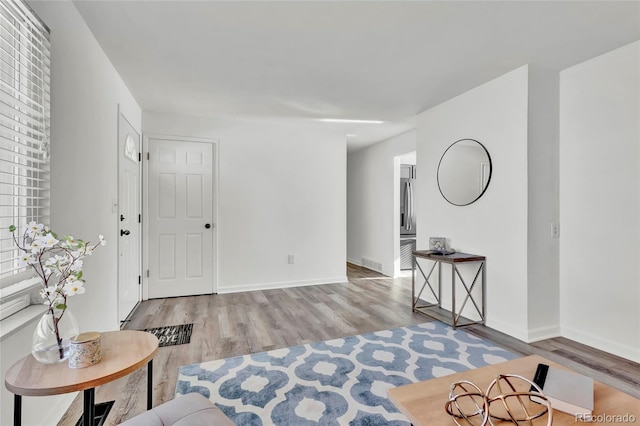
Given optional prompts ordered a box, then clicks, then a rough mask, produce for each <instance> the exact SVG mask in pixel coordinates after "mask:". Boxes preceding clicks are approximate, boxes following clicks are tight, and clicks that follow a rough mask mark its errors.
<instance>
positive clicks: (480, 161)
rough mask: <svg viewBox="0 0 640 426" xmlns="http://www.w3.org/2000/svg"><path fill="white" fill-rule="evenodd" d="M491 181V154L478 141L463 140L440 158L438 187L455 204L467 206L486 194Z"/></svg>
mask: <svg viewBox="0 0 640 426" xmlns="http://www.w3.org/2000/svg"><path fill="white" fill-rule="evenodd" d="M490 180H491V157H490V156H489V151H487V149H486V148H485V147H484V145H482V144H481V143H480V142H478V141H477V140H474V139H460V140H459V141H456V142H454V143H452V144H451V146H449V148H447V150H446V151H445V152H444V154H442V158H440V164H438V188H439V189H440V193H441V194H442V196H443V197H444V198H445V200H447V201H448V202H450V203H451V204H453V205H455V206H466V205H469V204H471V203H473V202H474V201H476V200H477V199H478V198H480V197H482V194H484V192H485V191H486V190H487V187H488V186H489V181H490Z"/></svg>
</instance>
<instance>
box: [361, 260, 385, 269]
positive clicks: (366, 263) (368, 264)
mask: <svg viewBox="0 0 640 426" xmlns="http://www.w3.org/2000/svg"><path fill="white" fill-rule="evenodd" d="M362 266H363V267H365V268H367V269H372V270H374V271H377V272H380V273H382V263H380V262H376V261H375V260H371V259H367V258H366V257H363V258H362Z"/></svg>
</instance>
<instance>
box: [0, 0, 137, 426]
mask: <svg viewBox="0 0 640 426" xmlns="http://www.w3.org/2000/svg"><path fill="white" fill-rule="evenodd" d="M30 5H31V6H32V8H33V9H34V10H35V12H36V13H37V14H38V15H39V16H40V18H42V19H43V20H44V21H45V22H46V24H47V25H48V26H49V28H51V34H52V35H51V55H52V61H51V82H52V83H51V99H52V101H51V102H52V103H51V225H52V228H53V229H54V230H56V231H57V232H59V233H62V234H71V235H73V236H75V237H78V238H83V239H91V240H94V241H95V240H97V238H98V235H99V234H104V235H105V238H106V239H107V241H108V245H107V246H106V247H102V248H100V249H99V250H98V251H96V253H95V254H94V256H93V257H91V258H88V259H86V261H85V268H84V270H85V278H86V281H87V284H86V289H87V291H86V293H85V294H84V295H79V296H75V297H73V298H72V299H70V300H69V306H70V309H71V310H72V311H73V313H74V314H75V316H76V318H77V319H78V322H79V324H80V328H81V330H82V331H89V330H98V331H105V330H113V329H117V328H118V327H119V323H118V317H117V293H116V291H117V285H116V283H117V277H118V275H117V237H116V230H117V221H116V214H115V212H113V211H112V206H111V203H112V201H113V200H117V183H118V179H117V170H118V169H117V123H118V121H117V118H118V115H117V114H118V104H120V106H121V108H122V110H123V113H124V114H125V115H126V116H127V118H128V119H129V120H130V122H131V123H132V125H133V126H134V127H136V128H137V129H140V123H141V111H140V107H139V106H138V104H137V103H136V101H135V99H134V98H133V97H132V95H131V93H130V92H129V90H128V89H127V87H126V86H125V85H124V83H123V82H122V80H121V79H120V77H119V75H118V73H117V72H116V70H115V69H114V68H113V66H112V65H111V63H110V62H109V59H108V58H107V57H106V55H105V54H104V52H103V51H102V49H101V48H100V46H99V45H98V43H97V42H96V40H95V39H94V37H93V35H92V34H91V32H90V31H89V29H88V28H87V26H86V24H85V23H84V21H83V20H82V18H81V16H80V14H79V13H78V12H77V10H76V8H75V6H74V5H73V4H72V3H71V2H67V1H64V2H30ZM33 327H34V325H33V324H27V325H26V326H25V327H24V328H22V329H21V330H19V331H18V332H16V333H15V334H14V335H12V336H10V337H9V338H8V339H7V340H3V341H2V348H1V350H2V364H3V367H4V365H5V363H6V364H7V365H10V364H12V363H13V362H15V361H16V360H17V359H18V358H19V357H21V356H24V355H26V354H28V353H29V351H30V346H31V345H30V341H31V333H32V331H33ZM73 396H74V395H67V396H62V397H47V398H30V397H25V398H23V415H24V421H23V424H25V425H42V424H55V423H57V421H58V419H59V417H60V416H61V415H62V414H63V413H64V411H65V410H66V408H67V406H68V403H69V402H70V400H71V398H73ZM1 402H2V404H1V408H2V410H1V411H2V414H1V416H2V417H1V419H0V424H3V425H4V424H11V422H12V420H11V419H12V417H11V416H12V413H13V397H12V395H11V394H10V393H9V392H8V391H7V390H6V389H5V388H4V386H3V387H2V400H1Z"/></svg>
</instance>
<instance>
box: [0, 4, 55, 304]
mask: <svg viewBox="0 0 640 426" xmlns="http://www.w3.org/2000/svg"><path fill="white" fill-rule="evenodd" d="M49 127H50V35H49V29H48V28H47V26H46V25H45V24H44V23H43V22H42V21H41V20H40V19H39V18H38V17H37V16H36V15H35V13H34V12H33V11H31V9H30V8H29V7H28V6H27V5H26V4H25V3H24V2H22V1H20V0H0V288H5V293H7V291H8V290H10V288H9V287H8V286H10V285H11V286H12V287H16V288H18V287H21V286H15V285H12V284H15V282H16V281H20V279H24V278H25V277H26V272H27V271H26V270H25V268H24V267H20V265H19V263H18V258H19V257H20V254H21V253H20V252H19V251H18V250H17V249H16V248H15V245H14V243H13V239H12V235H11V233H10V232H9V226H10V225H15V226H16V227H18V229H17V231H16V235H22V233H23V232H24V226H25V224H27V223H28V222H30V221H36V222H39V223H45V224H48V223H49ZM8 296H9V294H5V295H4V297H3V299H4V300H3V301H6V298H7V297H8Z"/></svg>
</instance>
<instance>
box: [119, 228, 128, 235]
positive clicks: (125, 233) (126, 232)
mask: <svg viewBox="0 0 640 426" xmlns="http://www.w3.org/2000/svg"><path fill="white" fill-rule="evenodd" d="M130 233H131V231H129V230H128V229H124V230H123V229H121V230H120V236H123V235H129V234H130Z"/></svg>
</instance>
